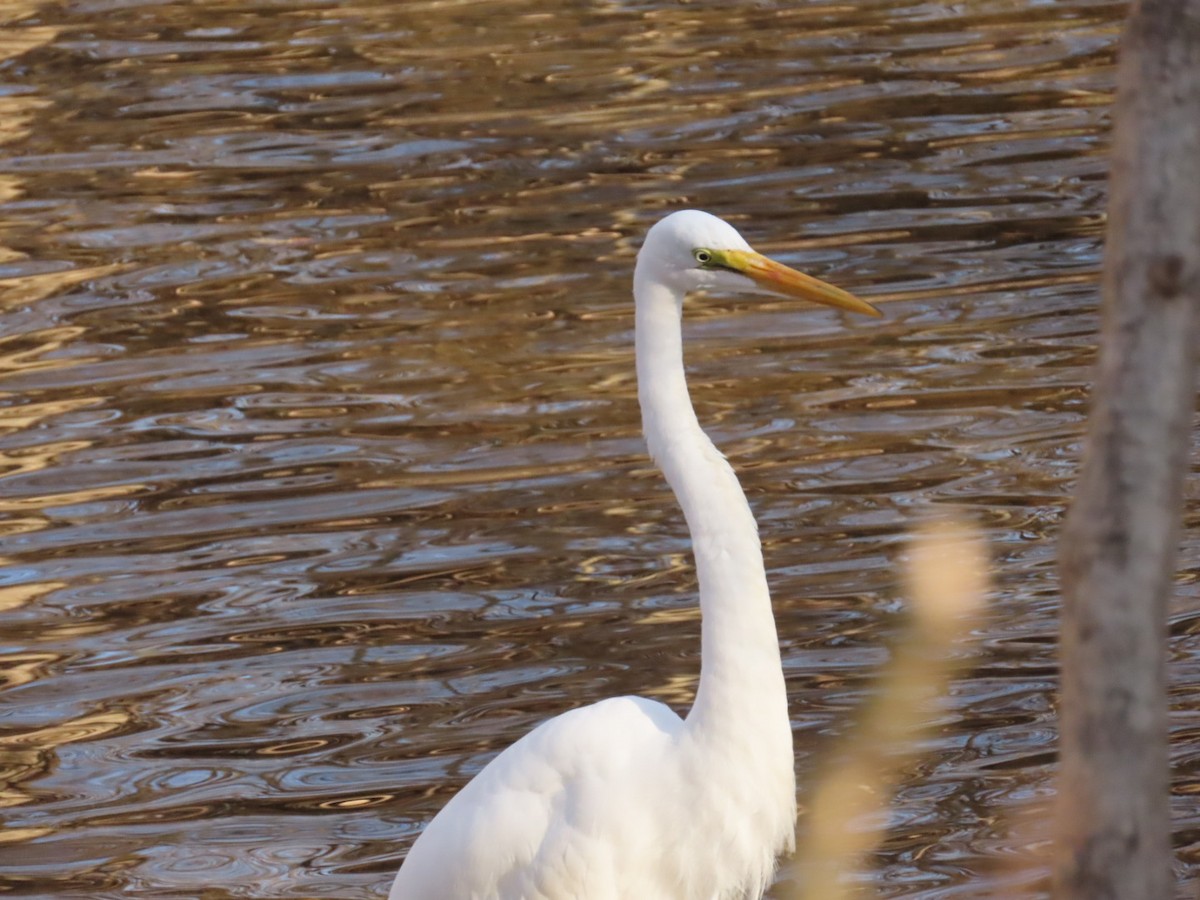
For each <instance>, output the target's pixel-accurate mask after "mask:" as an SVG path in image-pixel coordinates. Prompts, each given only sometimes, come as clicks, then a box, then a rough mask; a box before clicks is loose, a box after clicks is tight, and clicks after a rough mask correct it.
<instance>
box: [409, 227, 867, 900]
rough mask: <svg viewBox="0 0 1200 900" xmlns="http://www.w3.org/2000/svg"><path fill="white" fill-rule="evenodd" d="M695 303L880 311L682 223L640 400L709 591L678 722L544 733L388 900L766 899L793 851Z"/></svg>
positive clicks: (659, 719) (787, 748)
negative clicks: (689, 308)
mask: <svg viewBox="0 0 1200 900" xmlns="http://www.w3.org/2000/svg"><path fill="white" fill-rule="evenodd" d="M697 290H708V291H734V292H743V293H745V292H753V293H770V294H777V295H783V296H790V297H797V298H800V299H805V300H810V301H815V302H817V303H823V304H826V305H829V306H835V307H840V308H842V309H847V310H851V311H854V312H860V313H867V314H870V315H878V312H877V311H876V310H875V308H874V307H872V306H871V305H870V304H868V303H866V302H865V301H863V300H860V299H858V298H856V297H854V296H852V295H851V294H848V293H846V292H845V291H842V290H840V289H838V288H835V287H833V286H832V285H828V284H825V283H824V282H821V281H818V280H816V279H814V278H810V277H809V276H807V275H803V274H801V273H799V272H796V271H794V270H792V269H789V268H788V267H786V266H783V265H781V264H779V263H776V262H773V261H771V260H769V259H767V258H766V257H764V256H761V255H759V254H757V253H755V252H754V251H753V250H752V249H751V248H750V245H749V244H747V243H746V241H745V240H744V239H743V238H742V236H741V235H740V234H738V232H737V231H736V230H735V229H734V228H733V227H732V226H731V225H729V224H728V223H726V222H724V221H722V220H721V219H718V218H716V217H715V216H711V215H709V214H708V213H703V212H697V211H695V210H685V211H682V212H677V213H673V214H672V215H669V216H667V217H666V218H664V219H662V220H661V221H660V222H658V223H657V224H656V225H655V226H654V227H653V228H651V229H650V231H649V233H648V234H647V235H646V241H645V243H644V244H643V246H642V249H641V251H640V252H639V253H638V258H637V266H636V268H635V271H634V278H633V293H634V298H635V301H636V349H637V379H638V400H639V402H640V404H641V409H642V425H643V429H644V431H645V435H646V442H647V444H648V445H649V448H650V454H651V455H652V456H653V457H654V460H655V462H657V463H658V465H659V466H660V467H661V468H662V471H663V473H664V474H665V475H666V478H667V482H668V483H669V484H670V486H671V489H672V491H674V493H675V496H676V498H677V499H678V500H679V504H680V506H682V507H683V512H684V516H685V517H686V519H687V525H688V529H689V531H690V533H691V538H692V550H693V554H694V556H695V561H696V569H697V575H698V578H699V585H700V610H701V619H702V624H701V664H700V683H699V686H698V687H697V690H696V698H695V702H694V703H693V705H692V708H691V710H690V711H689V712H688V714H687V717H686V718H683V719H681V718H680V717H679V716H678V715H676V714H675V713H674V712H673V711H672V710H671V709H670V708H668V707H667V706H666V705H664V704H662V703H658V702H655V701H653V700H646V699H644V698H641V697H616V698H613V699H609V700H602V701H600V702H599V703H594V704H592V705H591V706H586V707H583V708H581V709H576V710H572V711H571V712H567V713H564V714H563V715H560V716H557V717H555V718H553V719H550V720H549V721H547V722H544V723H542V724H541V725H539V726H538V727H537V728H535V729H534V730H533V731H531V732H530V733H529V734H527V735H526V736H525V737H523V738H521V739H520V740H519V741H517V742H516V743H515V744H513V745H512V746H511V747H509V748H508V749H507V750H505V751H504V752H503V753H501V754H500V755H499V756H497V757H496V758H495V759H494V760H492V761H491V763H489V764H488V765H487V766H486V767H485V768H484V769H483V771H482V772H480V773H479V774H478V775H476V776H475V778H474V779H472V780H471V782H470V783H469V784H467V786H466V787H464V788H463V789H462V790H461V791H459V793H458V794H457V795H455V797H454V798H453V799H451V800H450V802H449V803H447V804H446V806H445V807H444V808H443V809H442V811H441V812H440V813H438V815H437V816H436V817H435V818H434V819H433V821H432V822H430V823H429V825H428V826H427V827H426V829H425V831H424V833H422V834H421V836H420V837H419V838H418V839H417V841H416V843H415V844H414V845H413V847H412V849H411V850H410V851H409V854H408V858H407V859H406V860H405V862H404V865H403V866H402V867H401V869H400V872H399V874H398V875H397V876H396V880H395V883H394V884H393V886H392V892H391V895H390V900H435V898H436V900H727V898H743V897H748V898H756V897H759V896H761V894H762V892H763V891H764V890H765V889H766V887H767V885H768V884H769V882H770V880H771V877H772V875H773V873H774V870H775V861H776V858H777V857H778V856H779V854H780V853H782V852H785V851H788V850H790V849H791V848H792V846H793V843H794V827H795V824H794V823H795V813H796V807H795V796H796V791H795V774H794V759H793V751H792V732H791V726H790V723H789V719H788V709H787V692H786V689H785V686H784V680H783V667H782V664H781V661H780V656H779V642H778V638H777V636H776V632H775V618H774V616H773V614H772V612H771V598H770V595H769V594H768V591H767V579H766V573H765V571H764V568H763V559H762V549H761V546H760V544H759V540H758V528H757V526H756V524H755V521H754V516H753V514H752V513H751V511H750V507H749V505H748V504H747V502H746V497H745V494H744V493H743V492H742V489H741V486H740V485H739V484H738V480H737V477H736V476H735V475H734V473H733V469H732V468H731V467H730V465H729V463H728V462H726V460H725V458H724V457H723V456H722V455H721V453H720V452H719V451H718V450H717V448H716V447H715V446H713V443H712V442H711V441H710V440H709V439H708V437H707V436H706V435H705V434H704V432H703V431H702V430H701V429H700V425H699V423H698V422H697V420H696V414H695V412H694V410H693V409H692V404H691V400H690V398H689V396H688V389H687V382H686V379H685V375H684V366H683V338H682V329H681V317H682V312H683V300H684V297H685V296H686V295H687V294H688V293H690V292H692V291H697Z"/></svg>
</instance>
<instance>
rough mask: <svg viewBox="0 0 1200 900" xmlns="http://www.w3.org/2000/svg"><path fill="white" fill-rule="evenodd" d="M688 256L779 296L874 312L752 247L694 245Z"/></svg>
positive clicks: (843, 292) (825, 284) (869, 312)
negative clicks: (732, 248) (741, 276)
mask: <svg viewBox="0 0 1200 900" xmlns="http://www.w3.org/2000/svg"><path fill="white" fill-rule="evenodd" d="M692 257H693V258H694V259H695V260H696V263H697V264H698V265H699V266H700V268H702V269H708V270H713V269H720V270H724V271H727V272H735V273H737V274H738V275H743V276H745V277H746V278H749V279H750V280H751V281H753V282H754V283H755V284H756V285H757V286H758V287H759V288H760V289H761V290H764V291H768V292H770V293H772V294H778V295H780V296H783V297H795V298H797V299H799V300H807V301H809V302H810V303H820V304H821V305H822V306H833V307H836V308H837V309H845V310H849V311H850V312H856V313H861V314H862V315H865V316H878V315H880V312H879V310H877V309H876V308H875V307H874V306H872V305H871V304H870V303H868V302H867V301H866V300H860V299H859V298H858V297H855V296H854V295H853V294H851V293H849V292H848V291H843V290H842V289H841V288H839V287H834V286H833V285H832V284H827V283H825V282H824V281H821V280H820V279H819V278H813V277H812V276H811V275H805V274H804V273H803V272H797V271H796V270H795V269H792V268H789V267H788V266H785V265H783V263H777V262H775V260H773V259H768V258H767V257H765V256H763V255H762V254H761V253H755V252H754V251H753V250H713V249H711V248H709V247H697V248H695V249H694V250H693V251H692Z"/></svg>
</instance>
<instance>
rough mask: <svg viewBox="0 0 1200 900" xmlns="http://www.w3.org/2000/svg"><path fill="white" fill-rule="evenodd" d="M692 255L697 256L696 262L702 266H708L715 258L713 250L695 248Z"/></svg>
mask: <svg viewBox="0 0 1200 900" xmlns="http://www.w3.org/2000/svg"><path fill="white" fill-rule="evenodd" d="M692 256H694V257H696V262H698V263H700V265H702V266H707V265H708V264H709V263H710V262H712V260H713V255H712V252H711V251H709V250H693V251H692Z"/></svg>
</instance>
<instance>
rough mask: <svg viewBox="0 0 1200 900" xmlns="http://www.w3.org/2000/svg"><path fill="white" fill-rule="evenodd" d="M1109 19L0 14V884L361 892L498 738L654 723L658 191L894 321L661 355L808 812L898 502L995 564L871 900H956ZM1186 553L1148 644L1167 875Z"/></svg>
mask: <svg viewBox="0 0 1200 900" xmlns="http://www.w3.org/2000/svg"><path fill="white" fill-rule="evenodd" d="M1123 12H1124V5H1123V4H1116V3H1085V2H1064V3H1056V4H1045V3H1040V2H1035V0H980V2H975V3H971V4H965V5H959V6H953V7H947V6H944V5H930V4H926V3H920V2H901V0H895V2H892V0H887V2H871V3H866V4H855V5H852V6H848V5H844V4H843V5H833V4H823V3H816V4H807V5H803V6H799V7H795V6H793V5H792V4H786V3H774V2H765V3H760V4H756V5H754V6H753V7H745V8H740V9H737V10H730V9H729V8H728V5H727V4H718V3H707V2H701V3H694V4H674V3H671V4H668V3H660V2H657V0H652V2H645V3H624V2H596V3H582V2H574V3H560V4H555V5H552V6H547V5H546V4H544V3H533V2H519V0H500V2H493V3H487V4H482V3H475V2H467V0H460V2H452V0H439V2H434V0H430V2H412V3H403V4H397V3H382V2H380V3H374V2H359V3H354V2H351V3H345V4H333V3H329V2H311V3H302V4H296V3H283V2H276V0H266V2H260V3H256V4H245V3H241V2H237V0H230V2H216V3H205V4H202V5H187V4H171V3H157V2H153V0H151V2H136V3H135V2H131V0H72V2H67V3H60V4H39V3H34V2H16V3H9V4H6V6H5V9H4V12H3V13H2V14H0V16H2V17H3V18H4V19H5V21H4V25H5V29H4V36H3V38H2V39H0V71H2V73H3V80H2V81H0V86H2V90H0V110H2V111H3V113H4V114H3V116H0V144H2V145H3V148H2V151H0V205H2V209H3V216H4V225H5V227H4V231H3V237H2V238H0V240H2V246H0V306H2V309H3V312H2V316H3V318H2V320H0V321H2V323H3V324H2V326H0V327H2V335H0V370H2V375H0V404H2V409H0V429H2V431H0V463H2V466H3V468H2V470H0V471H2V472H3V476H4V477H3V479H2V480H0V510H2V512H3V514H4V519H3V522H2V523H0V528H2V534H3V540H2V543H0V554H2V557H3V568H2V569H0V610H2V612H3V623H4V624H3V630H4V643H3V647H2V648H0V665H2V666H3V692H2V694H0V700H2V704H0V770H2V771H3V774H4V778H3V780H4V782H5V784H6V787H5V788H4V792H3V794H2V795H0V802H2V803H3V806H4V813H5V815H4V818H5V823H6V829H5V831H4V833H3V835H2V836H0V837H2V840H3V842H4V843H6V844H7V845H8V846H7V847H6V848H5V852H4V862H3V864H2V872H0V880H2V881H3V884H4V888H5V890H6V891H7V892H8V894H9V895H10V896H14V897H56V898H84V897H86V898H104V897H116V896H120V897H154V898H172V897H180V898H195V897H197V896H198V895H200V893H201V891H202V889H203V896H204V897H206V898H211V900H218V898H235V897H240V898H265V897H273V898H285V897H291V898H302V897H303V898H310V897H336V898H366V897H371V896H378V895H379V892H380V891H381V890H382V888H383V886H384V885H385V884H386V883H387V881H388V880H389V878H390V876H391V873H392V872H393V871H394V869H395V867H396V865H397V863H398V861H399V859H400V858H401V856H402V854H403V852H404V850H405V848H406V847H407V846H408V844H409V843H410V842H411V839H412V838H413V836H414V835H415V833H416V831H417V829H418V828H419V827H420V826H421V824H422V823H423V822H424V821H425V820H426V819H427V818H428V817H429V816H430V815H431V814H432V813H433V812H434V811H435V810H437V809H438V808H439V807H440V806H441V805H442V804H443V803H444V802H445V801H446V799H447V797H448V796H450V794H451V793H452V792H453V790H454V789H455V788H456V787H457V786H458V785H459V784H461V783H462V782H463V781H464V780H465V779H466V778H468V777H469V776H470V775H471V774H473V773H474V772H475V771H477V770H478V769H479V768H480V767H481V766H482V765H483V764H484V763H485V762H486V761H487V760H488V759H489V758H490V756H491V755H492V754H493V753H494V752H496V751H497V750H499V749H500V748H502V747H504V746H505V745H507V744H508V743H510V742H511V741H512V740H513V739H514V738H516V737H517V736H519V735H520V734H522V733H523V732H525V731H526V730H527V729H529V728H530V727H531V726H532V725H533V724H535V723H536V722H537V721H539V720H540V719H542V718H544V717H546V716H548V715H551V714H553V713H557V712H560V711H562V710H564V709H567V708H569V707H572V706H576V705H580V704H582V703H585V702H590V701H592V700H595V699H599V698H601V697H604V696H608V695H611V694H615V693H620V692H636V693H642V694H648V695H650V696H653V697H656V698H659V699H663V700H665V701H667V702H670V703H672V704H676V705H677V706H680V707H683V706H686V704H687V703H688V702H689V700H690V697H691V692H692V690H693V687H694V683H695V676H696V672H697V665H698V649H699V648H698V619H697V614H696V611H695V609H694V607H693V605H692V599H691V597H692V591H693V589H694V579H693V575H692V572H691V569H690V564H689V558H688V554H687V541H686V536H685V533H684V531H683V525H682V521H681V517H680V516H679V514H678V513H677V511H676V509H675V507H674V504H673V503H672V501H671V498H670V497H669V495H668V493H667V491H666V489H665V486H664V484H663V482H662V481H661V479H660V478H659V476H658V475H657V474H656V473H655V472H654V471H653V469H652V468H651V467H650V464H649V461H648V460H647V459H646V458H645V456H644V453H643V449H642V445H641V441H640V437H639V434H638V415H637V411H636V405H635V392H634V383H633V374H632V352H631V336H632V331H631V330H632V317H631V303H630V299H629V279H630V272H631V268H632V259H633V254H634V253H635V251H636V247H637V245H638V242H639V241H640V237H641V235H642V234H643V232H644V230H645V228H646V227H648V225H649V224H650V223H652V222H653V221H654V220H655V219H656V218H657V217H658V216H659V215H661V214H662V213H663V212H664V211H666V210H669V209H674V208H678V207H681V206H685V205H695V206H700V207H703V208H707V209H710V210H712V211H714V212H717V213H720V214H723V215H725V216H727V217H729V218H731V219H733V220H734V221H735V222H736V223H737V224H738V225H739V226H740V227H742V228H743V230H744V231H745V232H746V234H747V236H748V237H750V239H751V240H752V241H753V242H754V243H755V244H756V245H757V246H758V247H759V248H760V249H763V250H765V251H768V252H771V253H772V254H774V255H776V256H778V257H780V258H782V259H783V260H784V261H786V262H788V263H790V264H792V265H796V266H800V267H803V268H806V269H808V270H809V271H812V272H813V273H814V274H817V275H820V276H821V277H824V278H827V279H830V280H832V281H835V282H837V283H839V284H841V285H843V286H845V287H847V288H850V289H852V290H855V291H856V292H861V293H862V294H864V295H869V296H871V297H872V298H880V299H882V301H883V305H884V307H885V312H886V316H885V318H884V319H883V320H881V321H880V322H879V323H866V324H863V323H860V322H851V321H849V320H843V319H842V318H840V317H839V316H837V315H836V314H834V313H831V312H828V311H822V310H818V309H797V308H791V307H788V306H786V305H784V304H779V303H775V302H763V301H761V300H759V299H751V298H712V299H708V300H702V301H698V302H697V303H696V304H694V306H693V308H692V310H691V311H690V316H689V319H688V339H689V342H690V343H689V348H690V356H689V359H690V362H691V365H692V380H693V385H694V388H693V390H694V395H695V398H696V401H697V405H698V408H699V412H700V415H701V418H702V420H703V421H704V422H705V423H706V424H707V426H708V427H709V428H710V429H711V431H712V433H713V435H714V437H715V438H716V439H717V441H718V443H719V444H720V445H721V446H722V448H723V449H724V450H725V451H726V452H727V453H728V454H729V456H730V458H731V459H732V460H733V461H734V463H735V465H736V466H737V468H738V470H739V471H740V472H741V474H742V477H743V480H744V482H745V484H746V487H747V490H748V492H749V494H750V496H751V502H752V504H753V505H754V507H755V510H756V512H757V514H758V516H759V519H760V525H761V529H762V533H763V536H764V540H765V544H766V547H765V549H766V556H767V561H768V567H769V569H770V574H771V578H772V581H773V585H774V592H775V596H776V598H777V599H776V611H777V616H778V619H779V627H780V633H781V639H782V641H783V642H784V648H785V662H786V667H787V675H788V680H789V685H790V690H791V709H792V712H793V716H794V722H795V729H796V735H797V749H798V757H799V758H798V766H799V772H800V776H801V778H802V779H803V778H804V777H805V776H806V775H807V774H808V773H809V772H810V771H811V764H812V761H813V759H814V758H815V755H816V754H817V753H818V752H819V751H820V749H821V748H823V747H825V746H827V745H828V743H829V740H830V739H831V738H833V737H834V736H836V735H838V734H840V733H842V730H843V729H844V727H845V724H846V722H847V721H848V720H849V716H850V713H851V711H852V710H853V709H855V708H856V707H857V706H858V704H859V703H860V702H861V701H862V700H863V698H864V695H865V692H866V691H867V690H868V686H869V683H870V682H869V680H868V679H869V676H870V674H871V673H872V672H873V670H874V669H875V667H876V666H877V665H878V664H879V663H880V662H881V660H882V658H883V653H884V650H883V648H884V647H885V646H886V642H887V640H888V638H889V637H890V636H891V634H892V633H893V631H894V629H895V627H896V621H897V610H898V608H899V607H900V606H901V605H902V604H903V602H904V601H903V596H902V593H903V592H902V589H901V587H900V585H899V583H898V579H897V577H896V574H895V572H896V562H897V556H898V554H899V552H900V550H899V548H900V542H901V539H902V536H903V534H904V532H905V530H906V528H907V525H908V523H909V521H910V514H911V512H912V511H913V510H914V509H919V508H922V507H924V506H926V505H928V504H940V503H955V504H959V505H963V506H966V507H967V508H968V509H969V510H972V511H973V512H974V514H975V515H976V517H977V519H978V520H979V521H980V522H981V524H982V525H983V526H984V528H985V529H986V531H987V534H988V537H989V539H990V541H991V543H992V546H993V551H994V553H995V556H996V562H997V565H996V572H995V577H996V579H997V581H998V597H997V598H996V601H995V603H994V605H993V606H992V608H991V611H990V613H989V616H988V618H987V620H986V622H985V624H984V627H983V629H982V632H983V634H982V645H983V648H984V649H983V653H982V655H981V657H980V659H979V660H978V663H977V665H975V666H974V668H972V669H971V670H970V671H969V672H967V673H966V674H964V675H963V676H962V677H960V678H958V679H957V680H956V681H955V683H954V686H953V691H952V697H951V700H950V706H949V709H948V711H947V713H946V715H945V717H944V720H943V721H942V722H941V724H940V726H939V728H938V730H937V731H936V733H935V734H934V736H933V737H932V739H931V742H930V747H929V750H930V752H929V755H928V756H927V757H926V758H925V759H924V760H923V761H922V762H921V763H920V764H919V765H917V766H916V767H915V768H914V770H913V771H912V772H911V773H910V774H911V777H910V778H909V779H908V781H907V782H906V784H905V785H904V786H903V787H901V789H900V792H899V795H898V798H897V806H896V808H895V810H894V813H893V829H892V832H891V836H890V838H889V840H888V841H887V842H886V844H885V845H884V847H883V851H882V855H881V856H880V858H879V860H878V863H879V865H878V869H877V875H876V878H877V882H878V889H879V892H880V893H881V894H882V895H885V896H900V895H903V896H921V897H930V898H933V897H964V896H971V890H972V885H973V884H974V885H976V886H977V885H978V882H979V879H980V877H981V875H982V873H986V872H988V871H992V870H993V869H994V868H995V866H996V864H997V861H998V860H1003V859H1005V858H1007V857H1008V856H1010V855H1011V854H1012V853H1013V852H1014V849H1015V848H1014V846H1013V836H1012V835H1011V834H1010V833H1009V832H1008V829H1007V827H1006V826H1005V821H1006V817H1008V816H1010V815H1013V814H1015V811H1016V810H1023V809H1027V808H1029V807H1030V804H1032V805H1033V808H1034V809H1035V810H1036V808H1037V806H1038V804H1044V803H1045V802H1046V798H1047V796H1048V792H1049V787H1050V777H1051V766H1052V763H1053V738H1054V726H1053V722H1054V717H1053V687H1054V677H1055V667H1054V665H1055V664H1054V657H1053V637H1054V632H1055V621H1054V617H1055V611H1056V602H1057V601H1056V583H1055V573H1054V548H1053V537H1054V535H1055V532H1056V529H1057V527H1058V524H1059V522H1060V520H1061V516H1062V512H1063V506H1064V502H1065V499H1066V497H1067V494H1068V491H1069V488H1070V483H1071V478H1072V477H1073V472H1074V468H1075V464H1076V460H1077V455H1078V450H1079V438H1080V433H1081V423H1082V420H1083V416H1084V410H1085V389H1086V384H1087V380H1088V366H1089V364H1090V361H1091V359H1092V354H1093V344H1094V335H1095V328H1096V319H1095V312H1094V307H1095V301H1096V293H1097V291H1096V279H1097V271H1098V268H1099V264H1100V239H1101V229H1102V226H1103V205H1104V177H1105V161H1104V150H1105V140H1106V134H1107V126H1108V120H1107V115H1108V113H1107V110H1108V107H1109V104H1110V101H1111V89H1112V82H1113V69H1112V62H1113V54H1114V45H1115V38H1116V32H1117V27H1118V23H1119V19H1120V16H1121V15H1122V14H1123ZM1192 500H1193V502H1192V503H1191V504H1190V506H1189V511H1188V517H1189V522H1190V523H1191V524H1193V525H1195V524H1197V518H1198V509H1200V507H1198V506H1197V504H1196V503H1195V502H1194V500H1195V497H1193V498H1192ZM1198 551H1200V546H1198V545H1197V543H1196V538H1195V536H1194V535H1192V536H1190V537H1189V538H1188V544H1187V546H1186V547H1185V551H1184V557H1183V558H1184V559H1185V560H1186V561H1188V564H1189V565H1190V566H1191V568H1189V569H1187V570H1186V571H1185V572H1183V573H1182V574H1181V575H1180V591H1179V594H1180V599H1179V601H1178V606H1177V608H1176V611H1175V617H1174V619H1173V637H1174V643H1173V653H1174V665H1175V670H1174V678H1175V684H1176V691H1177V696H1176V706H1175V709H1174V716H1175V718H1174V725H1175V729H1176V732H1175V737H1176V744H1175V757H1176V763H1177V770H1176V777H1175V787H1176V791H1177V793H1176V801H1177V804H1176V815H1177V818H1176V835H1177V843H1178V846H1179V852H1180V866H1181V872H1183V873H1185V874H1191V875H1194V874H1195V873H1196V871H1197V869H1200V843H1198V842H1197V837H1196V835H1197V829H1200V817H1198V815H1197V812H1196V809H1195V805H1194V803H1192V802H1191V799H1190V798H1191V797H1192V795H1194V793H1195V791H1196V789H1197V786H1198V784H1200V781H1198V775H1197V773H1198V771H1200V768H1198V762H1197V758H1198V754H1200V741H1198V740H1197V735H1198V734H1200V718H1198V715H1197V707H1196V704H1195V701H1194V696H1193V694H1192V692H1190V691H1189V689H1188V688H1187V685H1189V684H1191V683H1194V682H1195V681H1196V680H1197V678H1200V669H1198V665H1197V660H1196V654H1197V646H1198V645H1197V643H1196V637H1195V635H1196V633H1197V621H1198V618H1197V608H1200V594H1198V593H1197V589H1196V578H1197V571H1198V570H1197V569H1196V568H1195V560H1196V559H1197V558H1198Z"/></svg>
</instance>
